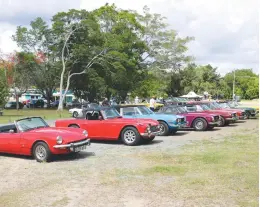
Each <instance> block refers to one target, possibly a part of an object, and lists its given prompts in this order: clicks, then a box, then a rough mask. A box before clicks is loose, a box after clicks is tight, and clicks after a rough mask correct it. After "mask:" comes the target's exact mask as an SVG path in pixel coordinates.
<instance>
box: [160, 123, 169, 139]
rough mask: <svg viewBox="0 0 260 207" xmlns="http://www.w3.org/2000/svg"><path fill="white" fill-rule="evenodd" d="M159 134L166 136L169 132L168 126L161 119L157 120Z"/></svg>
mask: <svg viewBox="0 0 260 207" xmlns="http://www.w3.org/2000/svg"><path fill="white" fill-rule="evenodd" d="M159 129H160V130H159V134H158V135H159V136H166V135H168V134H169V126H168V124H166V123H165V122H163V121H159Z"/></svg>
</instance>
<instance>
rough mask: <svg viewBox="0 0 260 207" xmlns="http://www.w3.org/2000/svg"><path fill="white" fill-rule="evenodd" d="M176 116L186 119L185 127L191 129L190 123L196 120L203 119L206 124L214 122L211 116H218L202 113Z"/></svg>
mask: <svg viewBox="0 0 260 207" xmlns="http://www.w3.org/2000/svg"><path fill="white" fill-rule="evenodd" d="M178 115H182V116H185V117H186V121H187V122H188V123H187V127H189V128H192V127H193V126H192V122H193V121H194V120H195V119H196V118H204V119H205V120H206V121H207V123H209V122H214V120H213V119H212V116H218V115H217V114H213V113H204V112H187V113H178Z"/></svg>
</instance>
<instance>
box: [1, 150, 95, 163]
mask: <svg viewBox="0 0 260 207" xmlns="http://www.w3.org/2000/svg"><path fill="white" fill-rule="evenodd" d="M0 156H4V157H10V158H17V159H25V160H31V161H35V160H34V158H33V157H32V156H25V155H15V154H7V153H0ZM92 156H95V153H94V152H79V153H70V154H64V155H53V156H52V158H51V160H50V162H62V161H71V160H80V159H85V158H87V157H92ZM35 162H36V161H35Z"/></svg>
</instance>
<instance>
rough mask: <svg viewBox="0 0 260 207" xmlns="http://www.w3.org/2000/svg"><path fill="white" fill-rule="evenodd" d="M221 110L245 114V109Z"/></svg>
mask: <svg viewBox="0 0 260 207" xmlns="http://www.w3.org/2000/svg"><path fill="white" fill-rule="evenodd" d="M219 110H224V111H231V112H243V111H244V110H243V109H229V108H221V109H219Z"/></svg>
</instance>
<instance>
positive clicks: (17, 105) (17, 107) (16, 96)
mask: <svg viewBox="0 0 260 207" xmlns="http://www.w3.org/2000/svg"><path fill="white" fill-rule="evenodd" d="M15 101H16V110H19V96H18V95H17V94H16V93H15Z"/></svg>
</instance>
